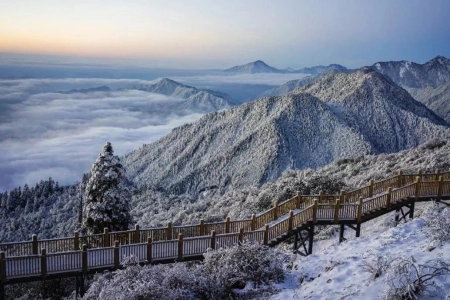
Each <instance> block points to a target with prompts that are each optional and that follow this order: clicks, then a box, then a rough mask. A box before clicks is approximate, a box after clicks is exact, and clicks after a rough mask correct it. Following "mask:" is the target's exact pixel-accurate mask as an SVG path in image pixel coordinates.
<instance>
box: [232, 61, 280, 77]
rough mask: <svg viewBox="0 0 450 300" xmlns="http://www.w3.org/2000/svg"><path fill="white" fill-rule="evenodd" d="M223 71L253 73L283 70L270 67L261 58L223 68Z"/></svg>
mask: <svg viewBox="0 0 450 300" xmlns="http://www.w3.org/2000/svg"><path fill="white" fill-rule="evenodd" d="M224 72H230V73H245V74H254V73H284V71H283V70H279V69H277V68H274V67H271V66H269V65H267V64H266V63H265V62H263V61H262V60H257V61H254V62H250V63H248V64H245V65H240V66H234V67H232V68H229V69H226V70H224Z"/></svg>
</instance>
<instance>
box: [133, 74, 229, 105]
mask: <svg viewBox="0 0 450 300" xmlns="http://www.w3.org/2000/svg"><path fill="white" fill-rule="evenodd" d="M129 89H134V90H141V91H145V92H149V93H156V94H163V95H166V96H171V97H175V98H181V99H186V100H185V101H182V102H181V103H176V104H175V105H174V108H175V109H177V110H179V109H182V110H183V109H185V110H193V111H200V112H205V113H206V112H212V111H217V110H221V109H226V108H230V107H232V106H233V105H234V103H233V101H232V100H231V99H230V97H229V96H228V95H226V94H224V93H221V92H216V91H211V90H200V89H197V88H195V87H192V86H188V85H184V84H181V83H179V82H176V81H173V80H171V79H168V78H163V79H160V80H158V81H157V82H156V83H153V84H137V85H134V86H131V87H129Z"/></svg>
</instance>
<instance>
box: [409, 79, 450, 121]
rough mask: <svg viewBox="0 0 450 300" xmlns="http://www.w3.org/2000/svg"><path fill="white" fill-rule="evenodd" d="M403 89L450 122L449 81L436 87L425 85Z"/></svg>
mask: <svg viewBox="0 0 450 300" xmlns="http://www.w3.org/2000/svg"><path fill="white" fill-rule="evenodd" d="M405 89H406V90H407V91H408V92H409V93H410V94H411V95H412V96H413V97H414V98H415V99H416V100H418V101H420V102H422V103H423V104H425V105H426V106H427V107H428V108H429V109H431V110H432V111H434V112H435V113H436V114H437V115H438V116H440V117H441V118H443V119H444V120H445V121H447V123H448V122H450V82H447V83H444V84H442V85H440V86H438V87H437V88H432V87H426V88H423V89H416V88H408V87H405Z"/></svg>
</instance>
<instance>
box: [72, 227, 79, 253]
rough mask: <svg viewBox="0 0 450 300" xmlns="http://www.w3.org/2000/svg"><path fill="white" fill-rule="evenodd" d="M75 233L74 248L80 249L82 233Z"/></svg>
mask: <svg viewBox="0 0 450 300" xmlns="http://www.w3.org/2000/svg"><path fill="white" fill-rule="evenodd" d="M73 235H74V238H73V250H75V251H77V250H80V233H79V232H78V231H75V232H74V233H73Z"/></svg>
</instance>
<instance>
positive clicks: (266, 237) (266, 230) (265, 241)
mask: <svg viewBox="0 0 450 300" xmlns="http://www.w3.org/2000/svg"><path fill="white" fill-rule="evenodd" d="M263 244H264V245H267V244H269V225H267V224H266V225H264V239H263Z"/></svg>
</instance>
